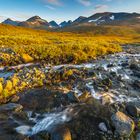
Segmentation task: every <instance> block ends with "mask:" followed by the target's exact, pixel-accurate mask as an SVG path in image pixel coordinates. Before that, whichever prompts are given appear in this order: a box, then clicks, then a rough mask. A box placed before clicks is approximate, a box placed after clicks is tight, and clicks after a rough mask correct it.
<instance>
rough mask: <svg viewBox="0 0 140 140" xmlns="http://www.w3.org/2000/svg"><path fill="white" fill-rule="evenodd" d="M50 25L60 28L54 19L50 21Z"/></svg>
mask: <svg viewBox="0 0 140 140" xmlns="http://www.w3.org/2000/svg"><path fill="white" fill-rule="evenodd" d="M49 25H50V27H51V28H58V27H59V25H58V24H57V23H56V22H55V21H54V20H53V21H51V22H49Z"/></svg>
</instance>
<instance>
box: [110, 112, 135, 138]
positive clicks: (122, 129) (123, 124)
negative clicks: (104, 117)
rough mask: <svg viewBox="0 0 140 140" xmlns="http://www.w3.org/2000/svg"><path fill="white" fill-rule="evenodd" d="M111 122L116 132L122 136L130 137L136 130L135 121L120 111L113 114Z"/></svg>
mask: <svg viewBox="0 0 140 140" xmlns="http://www.w3.org/2000/svg"><path fill="white" fill-rule="evenodd" d="M111 120H112V124H113V125H114V127H115V132H116V133H117V134H119V135H120V136H123V137H129V136H130V135H131V133H132V132H133V130H134V128H135V125H134V121H133V120H132V119H131V118H130V117H128V116H126V115H125V114H124V113H122V112H119V111H118V112H116V113H115V114H113V115H112V117H111Z"/></svg>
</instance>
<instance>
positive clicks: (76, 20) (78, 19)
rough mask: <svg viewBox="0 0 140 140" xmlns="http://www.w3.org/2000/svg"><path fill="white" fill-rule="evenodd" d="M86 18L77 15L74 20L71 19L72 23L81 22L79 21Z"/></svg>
mask: <svg viewBox="0 0 140 140" xmlns="http://www.w3.org/2000/svg"><path fill="white" fill-rule="evenodd" d="M86 18H87V17H83V16H80V17H78V18H77V19H75V20H74V21H73V23H79V22H81V21H84V20H85V19H86Z"/></svg>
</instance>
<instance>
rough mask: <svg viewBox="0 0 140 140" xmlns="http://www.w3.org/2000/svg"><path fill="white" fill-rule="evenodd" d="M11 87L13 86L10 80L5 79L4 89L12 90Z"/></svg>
mask: <svg viewBox="0 0 140 140" xmlns="http://www.w3.org/2000/svg"><path fill="white" fill-rule="evenodd" d="M12 88H13V84H12V82H11V81H10V80H7V81H6V84H5V88H4V89H6V90H8V91H10V90H12Z"/></svg>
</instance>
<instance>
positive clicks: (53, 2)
mask: <svg viewBox="0 0 140 140" xmlns="http://www.w3.org/2000/svg"><path fill="white" fill-rule="evenodd" d="M41 1H43V2H44V3H48V4H51V5H56V6H61V5H62V3H61V1H60V0H41Z"/></svg>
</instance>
